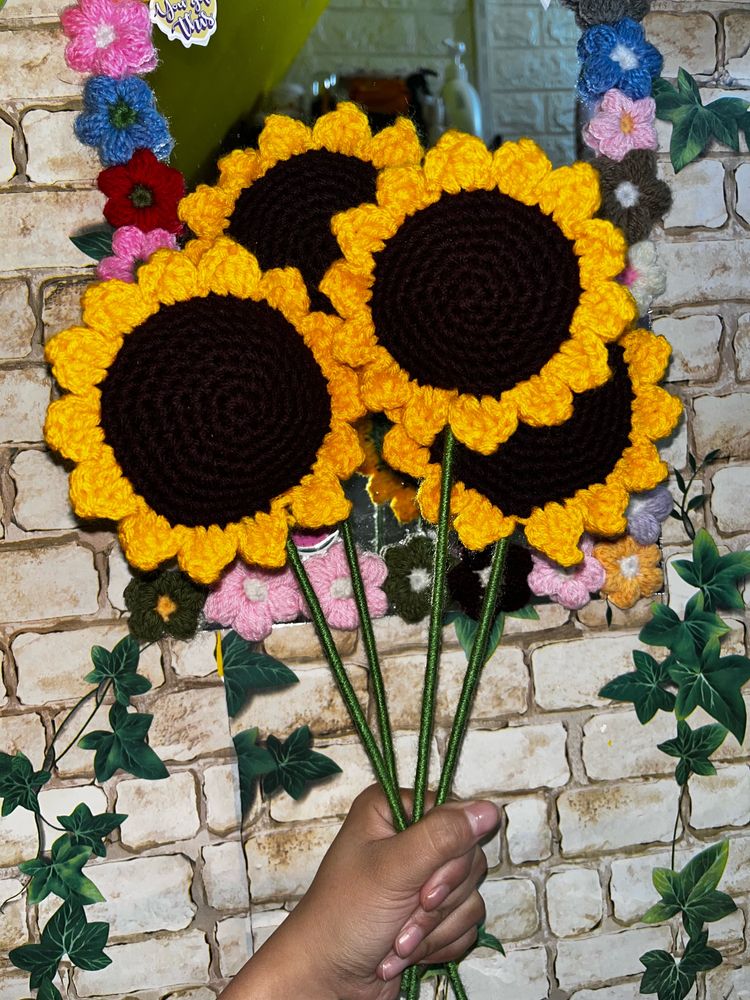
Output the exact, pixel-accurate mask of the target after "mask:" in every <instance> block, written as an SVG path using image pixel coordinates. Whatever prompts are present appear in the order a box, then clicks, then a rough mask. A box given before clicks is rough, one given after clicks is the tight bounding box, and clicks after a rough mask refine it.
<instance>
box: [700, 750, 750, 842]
mask: <svg viewBox="0 0 750 1000" xmlns="http://www.w3.org/2000/svg"><path fill="white" fill-rule="evenodd" d="M690 801H691V803H692V808H691V810H690V825H691V826H694V827H696V828H697V829H699V830H706V829H712V828H716V827H724V826H746V825H747V824H748V823H750V767H748V766H747V764H737V765H734V766H731V767H720V768H718V769H717V772H716V774H714V775H712V776H711V777H705V778H704V777H701V776H700V775H695V776H693V777H692V778H691V779H690Z"/></svg>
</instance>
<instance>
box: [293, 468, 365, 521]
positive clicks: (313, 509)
mask: <svg viewBox="0 0 750 1000" xmlns="http://www.w3.org/2000/svg"><path fill="white" fill-rule="evenodd" d="M354 468H356V465H355V467H354ZM353 471H354V469H352V472H353ZM290 497H291V512H292V514H293V515H294V519H295V521H296V522H297V524H299V525H300V526H301V527H303V528H323V527H325V526H326V525H327V524H338V522H339V521H343V520H345V519H346V518H347V517H348V516H349V513H350V511H351V506H352V505H351V504H350V503H349V501H348V500H347V499H346V497H345V496H344V491H343V490H342V488H341V483H340V482H339V480H338V479H337V478H336V477H335V476H331V475H329V474H327V473H322V472H320V473H318V474H317V475H316V476H315V477H314V478H313V477H312V476H310V477H305V479H303V480H302V482H301V483H300V485H299V486H295V487H294V489H293V490H291V491H290Z"/></svg>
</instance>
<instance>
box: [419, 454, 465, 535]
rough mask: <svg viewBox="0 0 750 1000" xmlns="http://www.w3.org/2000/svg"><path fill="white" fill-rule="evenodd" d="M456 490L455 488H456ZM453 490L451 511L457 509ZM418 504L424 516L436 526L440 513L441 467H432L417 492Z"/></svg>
mask: <svg viewBox="0 0 750 1000" xmlns="http://www.w3.org/2000/svg"><path fill="white" fill-rule="evenodd" d="M454 490H455V487H454ZM452 496H453V490H451V511H454V510H455V509H456V508H455V506H454V503H453V499H452ZM417 503H418V504H419V509H420V510H421V511H422V516H423V517H424V518H425V520H427V521H429V522H430V524H436V523H437V519H438V512H439V510H440V466H439V465H430V467H429V469H428V470H427V473H426V475H425V478H424V479H423V480H422V482H421V484H420V486H419V489H418V490H417Z"/></svg>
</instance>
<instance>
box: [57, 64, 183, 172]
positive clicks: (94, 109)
mask: <svg viewBox="0 0 750 1000" xmlns="http://www.w3.org/2000/svg"><path fill="white" fill-rule="evenodd" d="M75 133H76V135H77V136H78V138H79V139H80V141H81V142H83V143H85V144H86V145H87V146H96V147H97V148H98V150H99V157H100V159H101V161H102V163H103V164H104V165H105V166H107V167H109V166H114V165H116V164H119V163H127V162H128V160H129V159H130V158H131V156H132V155H133V153H134V152H135V151H136V149H150V150H152V152H153V153H154V155H155V156H156V157H158V158H159V159H160V160H166V159H167V158H168V157H169V154H170V153H171V152H172V147H173V146H174V140H173V139H172V137H171V135H170V134H169V128H168V127H167V122H166V119H165V118H163V117H162V115H160V114H159V112H158V111H157V110H156V101H155V99H154V95H153V93H152V91H151V89H150V87H149V86H148V85H147V84H146V83H144V81H143V80H141V79H140V77H137V76H126V77H123V78H122V79H120V80H115V79H113V78H112V77H110V76H92V77H90V78H89V79H88V80H87V81H86V85H85V87H84V88H83V111H82V112H81V114H80V115H79V116H78V118H76V123H75Z"/></svg>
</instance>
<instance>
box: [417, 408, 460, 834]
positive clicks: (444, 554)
mask: <svg viewBox="0 0 750 1000" xmlns="http://www.w3.org/2000/svg"><path fill="white" fill-rule="evenodd" d="M454 444H455V439H454V437H453V432H452V430H451V429H450V427H449V426H448V427H446V428H445V432H444V435H443V468H442V474H441V480H440V509H439V513H438V525H437V541H436V542H435V560H434V563H433V567H432V594H431V602H430V603H431V607H430V629H429V633H428V637H427V664H426V666H425V673H424V688H423V690H422V716H421V720H420V726H419V745H418V749H417V771H416V775H415V777H414V809H413V813H412V823H416V822H418V821H419V820H420V819H421V818H422V816H423V814H424V800H425V793H426V791H427V775H428V771H429V766H430V741H431V739H432V726H433V722H434V719H435V693H436V689H437V675H438V664H439V662H440V647H441V645H442V638H443V608H444V605H445V569H446V564H447V561H448V529H449V526H450V498H451V480H452V478H453V451H454Z"/></svg>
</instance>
